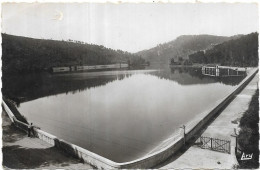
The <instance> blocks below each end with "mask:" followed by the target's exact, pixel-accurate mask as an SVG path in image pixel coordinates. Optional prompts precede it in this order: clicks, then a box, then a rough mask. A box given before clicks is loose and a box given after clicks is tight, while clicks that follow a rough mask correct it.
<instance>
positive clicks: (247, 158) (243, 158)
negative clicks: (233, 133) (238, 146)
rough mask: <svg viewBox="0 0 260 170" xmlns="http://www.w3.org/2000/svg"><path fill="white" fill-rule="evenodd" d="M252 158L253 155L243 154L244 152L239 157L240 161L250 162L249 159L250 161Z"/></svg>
mask: <svg viewBox="0 0 260 170" xmlns="http://www.w3.org/2000/svg"><path fill="white" fill-rule="evenodd" d="M252 158H253V153H252V154H245V153H244V152H243V154H242V157H241V160H242V161H243V160H250V159H252Z"/></svg>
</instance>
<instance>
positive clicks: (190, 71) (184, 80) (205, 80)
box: [154, 67, 244, 86]
mask: <svg viewBox="0 0 260 170" xmlns="http://www.w3.org/2000/svg"><path fill="white" fill-rule="evenodd" d="M154 75H156V76H158V77H161V78H164V79H169V80H173V81H176V82H177V83H179V84H181V85H194V84H210V83H216V82H220V83H223V84H225V85H231V86H235V85H238V84H239V83H240V82H241V80H242V79H243V78H244V77H243V76H241V77H210V76H204V75H202V73H201V69H199V68H193V67H175V68H170V69H166V70H163V71H161V72H156V73H154Z"/></svg>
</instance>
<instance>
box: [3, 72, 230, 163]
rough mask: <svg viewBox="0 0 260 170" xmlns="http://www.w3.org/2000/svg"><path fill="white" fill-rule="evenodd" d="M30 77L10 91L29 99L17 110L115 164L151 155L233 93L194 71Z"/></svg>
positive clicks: (221, 82)
mask: <svg viewBox="0 0 260 170" xmlns="http://www.w3.org/2000/svg"><path fill="white" fill-rule="evenodd" d="M34 78H35V79H36V80H32V79H30V78H28V79H27V78H20V79H16V80H15V79H13V81H20V83H22V82H23V81H24V82H25V83H24V84H23V85H22V87H24V88H25V87H26V88H25V89H22V88H20V87H19V86H14V85H13V87H16V88H20V90H21V91H22V92H19V90H17V89H16V90H15V91H10V92H12V94H13V95H14V96H15V95H16V93H18V94H19V95H21V96H25V97H26V98H27V102H24V103H21V105H20V107H19V108H18V109H19V111H20V112H21V113H22V114H23V115H25V116H26V117H27V119H28V120H30V121H32V122H34V124H36V125H37V126H39V127H41V128H42V129H43V130H45V131H47V132H49V133H52V134H54V135H55V136H58V137H59V138H62V139H64V140H67V141H69V142H71V143H74V144H76V145H79V146H81V147H83V148H86V149H88V150H90V151H93V152H95V153H97V154H99V155H102V156H104V157H106V158H109V159H111V160H113V161H116V162H124V161H131V160H134V159H137V158H140V157H141V156H144V155H145V154H147V153H149V152H150V151H151V150H152V149H154V148H155V147H156V146H158V145H159V144H160V142H162V141H164V140H165V139H167V138H168V137H169V136H170V135H171V134H172V132H173V131H174V130H175V129H178V128H179V126H180V125H182V124H184V123H186V122H188V121H190V120H191V119H193V118H194V117H195V116H196V115H197V114H199V113H201V112H203V111H205V110H207V109H209V108H211V107H212V106H213V105H214V104H215V103H216V101H217V100H219V99H221V98H223V97H224V96H225V95H227V94H228V93H229V92H231V90H233V89H234V87H233V86H231V85H228V84H225V83H223V81H218V80H217V79H212V78H207V77H202V76H201V75H200V73H199V72H198V71H195V70H193V69H185V70H184V69H183V70H179V69H174V70H173V69H164V70H160V71H156V72H134V73H133V72H132V73H131V74H130V73H126V72H124V73H122V72H114V73H112V72H110V73H109V74H108V73H107V72H106V75H104V74H100V73H98V74H96V75H94V74H93V75H89V74H84V73H83V74H71V75H69V74H64V75H43V76H42V77H40V76H39V77H37V76H36V75H35V77H34ZM9 83H10V82H9ZM6 88H7V89H8V87H7V86H6V85H5V89H6ZM75 92H77V93H75ZM216 92H217V93H216ZM54 94H55V95H54ZM44 96H48V97H44ZM36 98H38V99H36ZM30 99H35V100H32V101H28V100H30ZM24 101H25V100H24Z"/></svg>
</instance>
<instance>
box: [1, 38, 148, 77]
mask: <svg viewBox="0 0 260 170" xmlns="http://www.w3.org/2000/svg"><path fill="white" fill-rule="evenodd" d="M128 61H129V62H130V63H131V64H133V65H138V64H141V63H144V60H143V59H142V58H141V57H140V56H138V55H136V54H131V53H128V52H125V51H121V50H113V49H110V48H105V47H104V46H100V45H93V44H85V43H82V42H78V41H77V42H71V41H55V40H42V39H33V38H27V37H20V36H13V35H8V34H2V64H3V67H2V71H3V73H18V72H19V73H20V72H40V71H43V70H47V69H49V68H50V67H53V66H70V65H96V64H111V63H118V62H128Z"/></svg>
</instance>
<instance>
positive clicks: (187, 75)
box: [2, 67, 243, 103]
mask: <svg viewBox="0 0 260 170" xmlns="http://www.w3.org/2000/svg"><path fill="white" fill-rule="evenodd" d="M149 74H152V75H155V76H158V77H160V78H164V79H168V80H172V81H175V82H177V83H179V84H181V85H194V84H209V83H216V82H220V83H223V84H226V85H232V86H234V85H237V84H238V83H239V82H240V81H241V80H242V79H243V77H232V78H230V77H228V78H214V77H207V76H203V75H202V74H201V70H200V69H198V68H187V67H186V68H171V69H169V68H168V69H164V70H163V71H158V72H152V73H149ZM128 76H130V74H116V75H103V76H102V75H100V76H86V75H84V74H80V73H79V74H64V75H51V74H48V73H42V74H27V75H8V76H6V75H3V77H2V82H3V88H2V93H3V95H4V96H7V97H8V98H10V99H12V100H14V101H16V102H17V103H20V102H25V101H30V100H34V99H37V98H41V97H45V96H51V95H57V94H62V93H76V92H80V91H84V90H86V89H89V88H94V87H98V86H103V85H106V84H107V83H109V82H112V81H114V80H117V79H119V80H122V79H124V78H125V77H128Z"/></svg>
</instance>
